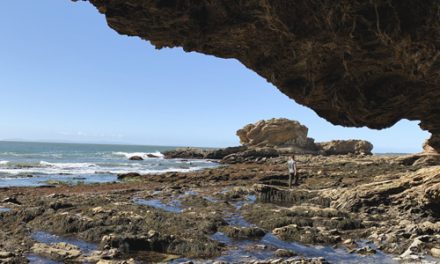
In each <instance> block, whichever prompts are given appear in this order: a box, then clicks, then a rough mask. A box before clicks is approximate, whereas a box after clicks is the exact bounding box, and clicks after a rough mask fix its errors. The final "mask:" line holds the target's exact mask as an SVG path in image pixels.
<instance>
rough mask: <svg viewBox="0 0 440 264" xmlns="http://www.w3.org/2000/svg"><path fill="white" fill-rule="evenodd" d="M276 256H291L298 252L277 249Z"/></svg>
mask: <svg viewBox="0 0 440 264" xmlns="http://www.w3.org/2000/svg"><path fill="white" fill-rule="evenodd" d="M275 256H276V257H279V258H290V257H293V256H296V253H295V252H293V251H290V250H287V249H282V248H280V249H277V250H276V251H275Z"/></svg>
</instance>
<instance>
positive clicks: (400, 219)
mask: <svg viewBox="0 0 440 264" xmlns="http://www.w3.org/2000/svg"><path fill="white" fill-rule="evenodd" d="M402 159H411V157H409V156H405V157H387V156H383V157H382V156H350V155H349V156H307V155H303V156H298V157H297V162H298V170H299V175H300V184H299V185H298V186H296V187H295V188H293V189H288V188H287V173H286V161H287V157H273V158H268V159H266V160H265V161H261V162H248V163H237V164H232V165H228V166H220V167H217V168H212V169H206V170H203V171H196V172H190V173H171V172H170V173H164V174H160V175H131V176H130V175H127V178H126V180H127V182H124V181H123V182H121V183H115V184H100V185H82V186H57V187H55V188H9V189H5V190H2V191H1V192H0V201H3V203H2V204H0V206H3V207H7V208H8V209H9V210H7V211H3V212H0V252H1V254H0V260H1V261H3V260H7V261H9V262H6V261H5V262H6V263H24V262H26V259H27V258H28V256H30V254H33V255H39V256H41V257H45V258H47V259H52V260H54V261H61V262H63V261H64V262H66V261H72V260H79V261H87V262H89V263H122V262H123V261H125V262H126V263H130V262H133V263H134V262H136V261H137V262H141V263H142V262H161V261H162V262H171V261H173V262H174V263H176V262H184V261H194V262H196V263H197V262H198V261H199V262H206V261H208V260H210V261H225V262H239V261H241V262H247V263H326V262H325V261H327V262H330V263H394V262H393V261H395V260H393V258H396V259H400V260H401V261H410V260H411V261H414V260H417V261H425V263H435V260H434V259H432V257H436V256H438V249H439V248H440V237H439V236H438V234H439V233H440V225H439V223H440V222H439V217H440V212H439V208H440V207H439V186H440V167H439V166H436V165H432V166H429V167H424V166H422V165H421V164H418V163H415V162H402ZM412 159H414V160H418V159H420V157H412ZM130 177H133V179H135V181H133V179H130ZM8 197H15V199H16V200H17V201H19V202H20V203H19V204H17V203H11V202H9V201H8V199H7V198H8ZM42 231H43V233H42ZM44 234H49V235H44ZM52 236H55V237H52ZM289 252H290V253H289ZM291 253H292V254H295V256H290V254H291ZM386 254H392V255H386ZM431 256H432V257H431ZM317 257H323V258H324V259H316V258H317ZM429 261H431V262H429Z"/></svg>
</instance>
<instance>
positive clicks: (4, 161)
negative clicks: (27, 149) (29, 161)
mask: <svg viewBox="0 0 440 264" xmlns="http://www.w3.org/2000/svg"><path fill="white" fill-rule="evenodd" d="M8 163H9V161H7V160H0V165H7V164H8Z"/></svg>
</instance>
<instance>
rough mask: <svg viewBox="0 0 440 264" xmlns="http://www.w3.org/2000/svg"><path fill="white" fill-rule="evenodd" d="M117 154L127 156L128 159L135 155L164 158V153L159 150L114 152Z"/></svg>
mask: <svg viewBox="0 0 440 264" xmlns="http://www.w3.org/2000/svg"><path fill="white" fill-rule="evenodd" d="M112 154H113V155H115V156H119V157H125V158H127V159H129V158H131V157H134V156H139V157H142V158H163V157H164V155H163V154H162V153H160V152H159V151H155V152H113V153H112Z"/></svg>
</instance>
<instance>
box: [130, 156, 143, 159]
mask: <svg viewBox="0 0 440 264" xmlns="http://www.w3.org/2000/svg"><path fill="white" fill-rule="evenodd" d="M129 160H144V158H142V157H141V156H133V157H130V158H129Z"/></svg>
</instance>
